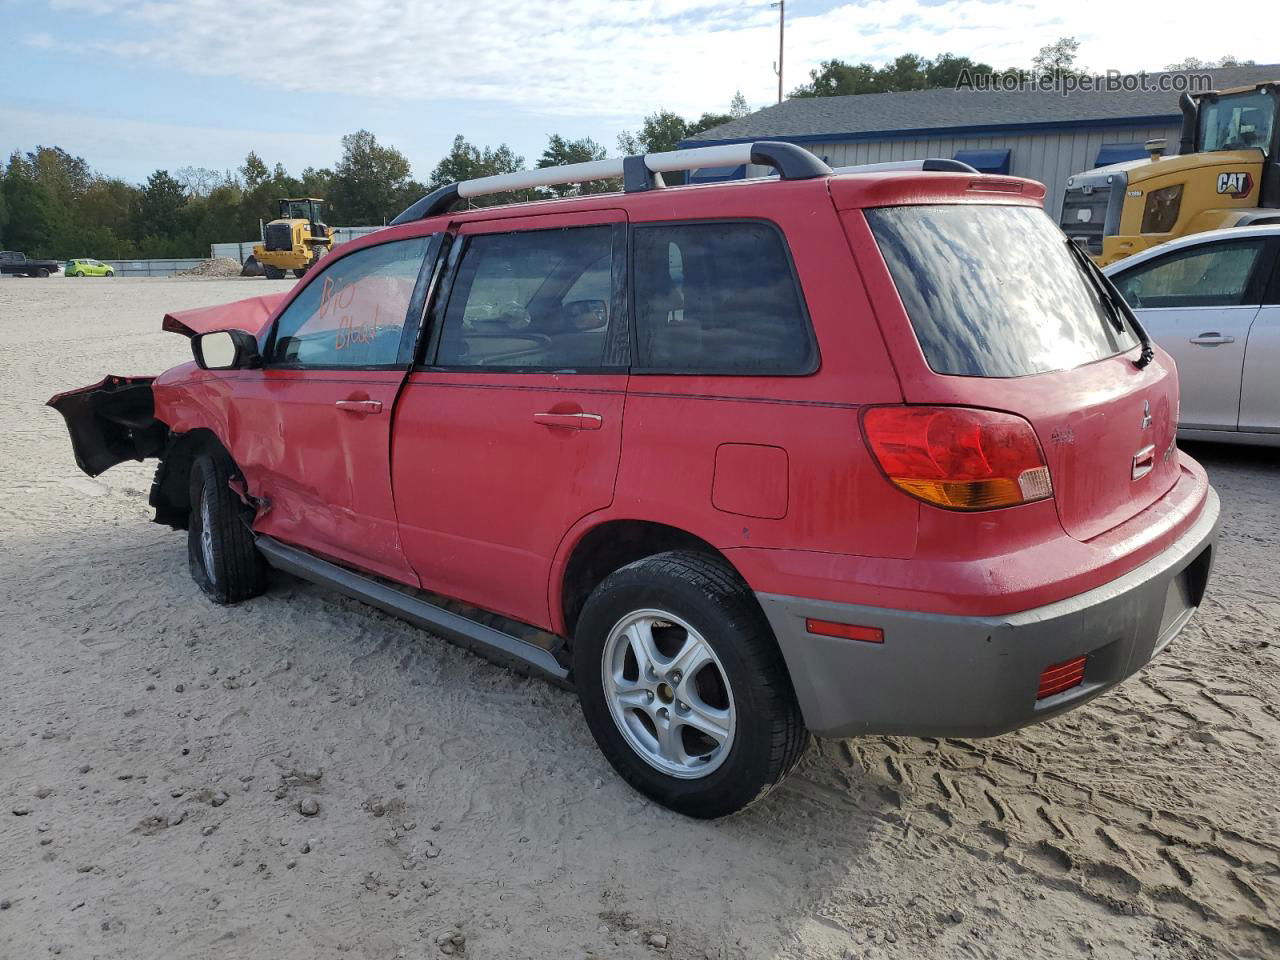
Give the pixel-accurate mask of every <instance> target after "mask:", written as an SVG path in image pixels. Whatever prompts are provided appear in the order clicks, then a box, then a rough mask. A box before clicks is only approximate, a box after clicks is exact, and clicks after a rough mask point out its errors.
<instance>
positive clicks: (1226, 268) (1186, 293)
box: [1112, 241, 1262, 309]
mask: <svg viewBox="0 0 1280 960" xmlns="http://www.w3.org/2000/svg"><path fill="white" fill-rule="evenodd" d="M1261 250H1262V244H1261V243H1259V242H1257V241H1248V242H1246V241H1237V242H1235V243H1216V244H1213V245H1212V246H1208V247H1197V248H1192V249H1191V250H1183V251H1181V252H1179V253H1174V254H1170V255H1168V256H1165V257H1161V258H1160V259H1159V260H1157V261H1156V262H1154V263H1147V264H1143V265H1142V266H1138V267H1134V268H1133V269H1132V270H1128V271H1125V272H1123V273H1121V274H1119V275H1118V276H1116V277H1113V278H1112V280H1113V281H1114V282H1115V285H1116V288H1117V289H1118V290H1119V291H1120V293H1121V295H1122V296H1123V297H1124V298H1125V300H1126V301H1128V303H1129V306H1131V307H1133V308H1134V309H1140V308H1143V307H1145V308H1147V309H1152V308H1157V307H1237V306H1241V305H1242V304H1244V303H1246V300H1247V302H1248V303H1249V304H1256V303H1259V302H1260V298H1259V297H1256V296H1254V297H1249V296H1248V293H1249V278H1250V277H1251V276H1253V268H1254V265H1255V264H1256V263H1257V262H1258V254H1259V253H1260V252H1261Z"/></svg>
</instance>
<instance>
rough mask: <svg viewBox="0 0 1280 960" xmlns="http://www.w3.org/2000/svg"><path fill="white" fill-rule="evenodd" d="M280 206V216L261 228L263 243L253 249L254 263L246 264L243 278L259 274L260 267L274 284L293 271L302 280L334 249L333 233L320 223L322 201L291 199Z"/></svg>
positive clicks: (252, 258) (309, 198)
mask: <svg viewBox="0 0 1280 960" xmlns="http://www.w3.org/2000/svg"><path fill="white" fill-rule="evenodd" d="M279 202H280V216H279V217H277V218H276V219H275V220H272V221H271V222H270V223H268V224H267V225H266V226H265V227H263V228H262V243H260V244H257V245H255V246H254V248H253V256H251V257H250V258H249V261H253V263H250V262H249V261H246V262H245V265H244V266H245V269H244V274H254V273H256V272H257V270H256V269H255V266H254V264H257V265H260V266H261V267H262V272H263V273H264V274H266V275H267V277H268V278H269V279H271V280H279V279H281V278H282V277H284V275H285V273H287V272H288V271H290V270H292V271H293V275H294V276H295V277H300V276H302V275H303V274H305V273H306V272H307V271H308V270H309V269H311V266H312V265H313V264H314V263H315V262H316V261H317V260H319V259H320V258H321V257H322V256H324V255H325V254H326V253H328V252H329V248H330V247H332V246H333V233H332V231H330V229H329V227H328V225H327V224H325V223H324V221H323V220H321V213H322V209H323V207H324V201H323V200H320V199H318V198H316V197H288V198H285V199H283V200H281V201H279ZM242 275H243V274H242Z"/></svg>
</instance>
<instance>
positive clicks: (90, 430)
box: [48, 377, 169, 477]
mask: <svg viewBox="0 0 1280 960" xmlns="http://www.w3.org/2000/svg"><path fill="white" fill-rule="evenodd" d="M154 381H155V377H105V378H104V379H103V380H102V381H101V382H100V383H95V384H93V385H92V386H88V387H81V388H80V389H79V390H68V391H67V392H66V393H60V394H58V395H57V396H56V397H53V398H52V399H50V400H49V401H48V405H49V406H51V407H53V409H55V410H57V411H58V413H60V414H62V418H63V419H64V420H65V421H66V422H67V431H68V433H70V434H71V449H72V451H73V452H74V453H75V457H76V464H77V465H78V466H79V467H80V469H81V470H83V471H84V472H85V473H87V474H88V475H89V476H91V477H96V476H98V475H99V474H100V473H102V472H103V471H105V470H108V469H110V468H111V467H114V466H115V465H116V464H117V463H124V461H126V460H145V459H147V458H148V457H158V456H160V455H161V454H162V453H163V452H164V448H165V446H166V445H167V443H168V440H169V428H168V427H167V426H165V425H164V424H163V423H161V422H160V421H159V420H157V419H156V417H155V398H154V397H153V396H152V393H151V384H152V383H153V382H154Z"/></svg>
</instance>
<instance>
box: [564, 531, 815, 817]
mask: <svg viewBox="0 0 1280 960" xmlns="http://www.w3.org/2000/svg"><path fill="white" fill-rule="evenodd" d="M638 649H639V650H640V651H641V653H640V654H637V650H638ZM642 659H647V660H648V662H649V663H648V665H649V666H650V667H652V668H653V669H652V670H647V669H646V665H645V664H643V663H642V662H641V660H642ZM573 667H574V683H575V685H576V686H577V689H578V696H579V697H580V699H581V701H582V712H583V715H584V716H585V717H586V720H587V726H588V727H589V728H590V729H591V733H592V735H593V736H594V737H595V739H596V743H597V744H598V745H599V746H600V750H601V751H602V752H603V753H604V755H605V758H606V759H608V761H609V762H610V763H611V764H612V765H613V768H614V769H615V770H617V771H618V773H619V775H620V776H621V777H622V778H623V779H624V780H626V781H627V783H629V784H631V786H633V787H634V788H635V789H637V790H639V791H640V792H641V793H643V794H645V795H646V796H648V797H650V798H651V799H653V800H656V801H657V802H658V803H660V804H662V805H663V806H666V807H669V808H670V809H672V810H675V811H677V812H678V813H683V814H685V815H687V816H690V817H699V818H711V817H722V816H725V815H727V814H730V813H734V812H736V811H738V810H741V809H742V808H743V807H745V806H747V805H748V804H751V803H754V802H755V801H757V800H759V799H760V798H762V797H763V796H764V795H765V794H767V793H768V792H769V791H770V790H771V789H773V787H775V786H776V785H777V784H778V783H780V782H781V781H782V780H783V779H784V778H785V777H786V776H787V774H788V773H790V772H791V769H792V768H793V767H794V766H795V765H796V763H797V761H799V759H800V757H801V756H802V755H803V753H804V751H805V748H806V746H807V745H808V742H809V734H808V731H807V730H806V729H805V726H804V720H803V718H802V717H801V715H800V708H799V706H798V705H797V703H796V698H795V693H794V692H793V690H792V688H791V680H790V677H789V675H788V674H787V669H786V665H785V663H784V662H783V660H782V654H781V652H780V651H779V650H778V645H777V643H776V641H775V640H774V637H773V632H772V631H771V630H770V628H769V624H768V621H767V620H766V619H765V617H764V614H763V612H762V611H761V610H760V606H759V604H758V603H757V602H756V599H755V597H754V596H753V595H752V593H751V591H750V589H749V588H748V587H747V585H746V584H745V583H743V582H742V579H741V578H740V577H739V576H738V575H737V573H736V572H735V571H734V570H733V569H732V568H731V567H730V566H729V565H728V564H727V563H725V562H724V561H723V560H721V559H719V558H717V557H713V556H708V555H705V554H701V553H694V552H691V551H672V552H669V553H662V554H658V555H656V556H652V557H646V558H645V559H642V560H637V561H636V562H635V563H632V564H629V565H627V566H625V567H623V568H622V569H621V570H617V571H615V572H614V573H612V574H610V575H609V576H608V577H606V578H605V580H604V582H602V583H601V584H600V585H599V586H598V587H597V588H596V589H595V591H594V592H593V593H592V594H591V596H590V597H589V598H588V599H587V602H586V605H585V606H584V607H583V610H582V615H581V617H580V618H579V621H578V626H577V630H576V631H575V638H574V651H573ZM686 667H687V668H688V669H687V670H686V669H684V668H686Z"/></svg>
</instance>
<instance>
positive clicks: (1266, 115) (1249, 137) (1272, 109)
mask: <svg viewBox="0 0 1280 960" xmlns="http://www.w3.org/2000/svg"><path fill="white" fill-rule="evenodd" d="M1275 118H1276V99H1275V95H1274V93H1272V92H1271V91H1270V90H1257V91H1254V92H1251V93H1236V94H1232V95H1230V96H1227V97H1219V98H1218V99H1217V101H1216V102H1210V101H1208V100H1202V101H1201V102H1200V149H1201V150H1205V151H1207V150H1242V149H1247V148H1251V147H1252V148H1256V149H1258V150H1261V151H1262V152H1263V153H1269V152H1270V148H1271V130H1272V126H1273V125H1274V123H1275Z"/></svg>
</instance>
